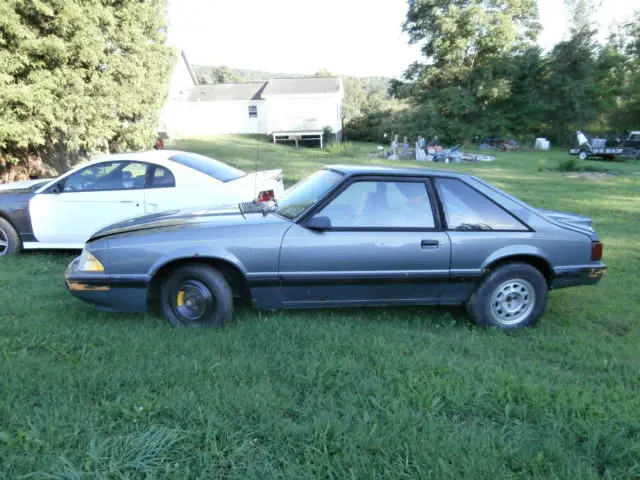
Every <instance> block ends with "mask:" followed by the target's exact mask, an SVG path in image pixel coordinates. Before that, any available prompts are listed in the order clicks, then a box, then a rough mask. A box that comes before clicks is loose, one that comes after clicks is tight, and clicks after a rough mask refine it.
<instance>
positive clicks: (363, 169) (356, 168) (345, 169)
mask: <svg viewBox="0 0 640 480" xmlns="http://www.w3.org/2000/svg"><path fill="white" fill-rule="evenodd" d="M325 169H329V170H335V171H338V172H341V173H344V174H345V175H425V176H433V177H458V178H470V177H471V175H468V174H466V173H458V172H453V171H451V170H430V169H428V168H416V167H385V166H376V165H327V166H326V167H325Z"/></svg>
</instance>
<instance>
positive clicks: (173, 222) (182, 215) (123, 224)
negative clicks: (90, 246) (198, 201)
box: [89, 206, 279, 241]
mask: <svg viewBox="0 0 640 480" xmlns="http://www.w3.org/2000/svg"><path fill="white" fill-rule="evenodd" d="M274 218H278V219H279V217H276V216H274V215H269V214H264V213H262V212H256V213H244V214H243V213H241V212H240V209H239V208H238V207H237V206H227V207H217V208H189V209H182V210H169V211H166V212H161V213H152V214H149V215H143V216H137V217H133V218H129V219H126V220H122V221H120V222H117V223H113V224H111V225H108V226H106V227H103V228H101V229H100V230H98V231H97V232H95V233H94V234H93V235H92V236H91V238H89V241H92V240H97V239H98V238H103V237H107V236H111V235H119V234H122V233H130V232H138V231H141V230H158V229H169V228H174V227H177V226H182V227H189V226H196V225H197V226H198V227H199V228H200V227H202V226H203V225H204V226H212V227H213V226H215V227H228V226H232V225H243V224H256V223H261V222H273V220H274Z"/></svg>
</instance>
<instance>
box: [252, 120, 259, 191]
mask: <svg viewBox="0 0 640 480" xmlns="http://www.w3.org/2000/svg"><path fill="white" fill-rule="evenodd" d="M256 110H257V108H256ZM259 134H260V118H258V145H257V146H256V174H255V175H254V176H253V194H254V196H255V197H256V199H257V198H258V166H259V162H260V139H259V138H260V137H259Z"/></svg>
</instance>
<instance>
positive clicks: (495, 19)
mask: <svg viewBox="0 0 640 480" xmlns="http://www.w3.org/2000/svg"><path fill="white" fill-rule="evenodd" d="M539 29H540V25H539V23H538V10H537V3H536V0H409V10H408V12H407V19H406V21H405V24H404V30H405V32H407V33H408V34H409V38H410V43H413V44H420V45H421V51H422V54H423V56H424V57H425V59H424V62H423V63H416V64H413V65H412V66H410V68H409V69H408V70H407V79H410V80H418V79H419V80H421V81H426V83H427V84H428V86H429V87H432V86H444V85H453V84H457V85H465V84H466V86H467V89H470V88H471V87H472V85H471V84H469V80H470V75H471V72H472V71H473V69H474V68H476V67H478V66H480V65H483V64H484V63H486V62H487V61H488V60H489V59H490V58H492V57H497V56H501V55H505V54H508V53H510V52H512V51H514V50H517V49H518V48H519V47H521V46H522V45H528V44H530V43H532V42H533V41H535V39H536V36H537V34H538V31H539Z"/></svg>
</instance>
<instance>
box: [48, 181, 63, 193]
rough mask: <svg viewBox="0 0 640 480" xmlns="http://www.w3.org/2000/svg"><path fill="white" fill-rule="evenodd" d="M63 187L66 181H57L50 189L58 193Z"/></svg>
mask: <svg viewBox="0 0 640 480" xmlns="http://www.w3.org/2000/svg"><path fill="white" fill-rule="evenodd" d="M63 188H64V182H56V183H54V184H53V185H52V186H51V188H50V189H49V191H50V192H51V193H55V194H58V193H62V190H63Z"/></svg>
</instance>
